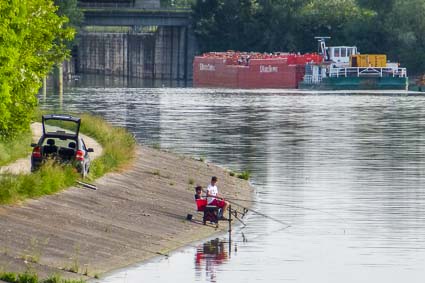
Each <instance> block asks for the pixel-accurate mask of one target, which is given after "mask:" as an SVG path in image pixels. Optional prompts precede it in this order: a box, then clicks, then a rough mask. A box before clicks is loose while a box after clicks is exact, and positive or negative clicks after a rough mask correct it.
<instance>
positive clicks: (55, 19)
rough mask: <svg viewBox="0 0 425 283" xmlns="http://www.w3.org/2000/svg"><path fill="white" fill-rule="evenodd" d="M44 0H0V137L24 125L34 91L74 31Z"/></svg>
mask: <svg viewBox="0 0 425 283" xmlns="http://www.w3.org/2000/svg"><path fill="white" fill-rule="evenodd" d="M56 10H57V7H56V6H55V5H54V4H53V2H52V1H48V0H10V1H1V2H0V15H1V17H0V137H1V138H3V139H4V138H8V137H11V136H13V135H15V134H17V133H19V132H21V131H23V130H25V129H28V127H29V123H30V119H31V115H32V110H33V109H34V107H35V106H36V104H37V99H36V93H37V91H38V89H39V88H40V86H41V81H42V78H43V77H44V76H46V75H47V73H48V72H49V71H50V70H51V68H52V66H53V64H55V63H58V62H61V61H62V60H63V59H64V58H65V57H66V56H67V55H68V50H67V48H66V46H65V45H66V42H68V41H69V40H72V38H73V36H74V32H73V30H72V29H71V28H64V25H65V23H66V22H67V18H66V17H60V16H58V15H57V14H56V13H55V12H56Z"/></svg>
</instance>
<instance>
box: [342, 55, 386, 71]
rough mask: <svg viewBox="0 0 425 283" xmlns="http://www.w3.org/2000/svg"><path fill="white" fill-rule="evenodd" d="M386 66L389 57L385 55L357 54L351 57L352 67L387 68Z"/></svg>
mask: <svg viewBox="0 0 425 283" xmlns="http://www.w3.org/2000/svg"><path fill="white" fill-rule="evenodd" d="M386 66H387V55H385V54H356V55H351V56H350V67H360V68H367V67H375V68H385V67H386Z"/></svg>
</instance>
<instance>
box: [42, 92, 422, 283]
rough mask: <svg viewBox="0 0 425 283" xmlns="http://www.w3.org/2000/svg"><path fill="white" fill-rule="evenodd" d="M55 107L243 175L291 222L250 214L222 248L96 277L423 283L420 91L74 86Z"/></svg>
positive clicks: (198, 248)
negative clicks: (248, 174) (363, 92)
mask: <svg viewBox="0 0 425 283" xmlns="http://www.w3.org/2000/svg"><path fill="white" fill-rule="evenodd" d="M41 100H42V101H43V102H42V103H43V105H45V106H46V107H47V105H48V106H50V107H52V106H53V107H58V105H59V103H58V101H57V97H54V96H48V97H47V99H45V100H43V99H41ZM63 107H64V108H65V109H68V110H71V111H83V110H87V111H90V112H92V113H96V114H101V115H103V116H104V117H105V118H106V119H107V120H109V121H111V122H112V123H114V124H116V125H121V126H125V127H127V128H128V129H130V130H131V131H132V132H133V133H134V134H135V135H136V137H137V139H138V141H139V142H141V143H144V144H160V145H161V147H163V148H169V149H172V150H173V151H176V152H180V153H186V154H189V155H192V156H195V157H201V156H202V157H205V158H206V159H207V160H208V161H211V162H215V163H218V164H221V165H223V166H226V167H228V168H231V169H234V170H249V171H251V172H252V182H253V184H254V185H255V187H256V190H257V192H256V201H258V203H256V204H255V206H254V209H256V210H258V211H261V212H263V213H265V214H267V215H270V216H272V217H274V218H278V219H280V220H282V221H285V222H288V223H290V224H291V226H290V227H289V228H286V229H285V227H286V226H284V225H282V224H279V223H276V222H274V221H272V220H270V219H267V218H264V217H262V216H258V215H255V214H249V215H248V216H247V218H246V219H245V220H246V224H247V226H246V227H245V228H242V227H239V228H238V229H236V230H235V231H234V233H233V240H234V241H233V242H232V243H231V244H230V247H229V244H228V242H227V236H226V235H223V236H222V237H220V238H219V239H213V240H210V241H206V242H204V243H198V244H193V245H192V246H190V247H188V248H185V249H183V250H180V251H177V252H176V253H174V254H172V255H171V256H170V257H168V258H157V259H155V260H153V261H151V262H149V263H146V264H142V265H139V266H137V265H136V266H134V267H131V268H128V269H125V270H120V271H118V272H115V273H112V274H109V275H108V276H107V277H105V278H102V280H101V282H111V283H112V282H113V283H115V282H231V283H235V282H255V281H259V282H424V277H425V269H424V263H425V186H424V185H425V170H424V169H425V97H420V96H413V97H407V96H405V95H341V94H338V95H331V94H329V95H317V94H305V93H303V94H300V93H285V92H276V91H249V92H246V91H234V90H211V89H190V88H189V89H184V88H151V89H149V88H83V87H76V88H69V89H67V90H66V92H65V95H64V101H63ZM205 181H206V182H205V183H207V182H208V180H205ZM220 185H221V186H225V185H226V184H223V183H220Z"/></svg>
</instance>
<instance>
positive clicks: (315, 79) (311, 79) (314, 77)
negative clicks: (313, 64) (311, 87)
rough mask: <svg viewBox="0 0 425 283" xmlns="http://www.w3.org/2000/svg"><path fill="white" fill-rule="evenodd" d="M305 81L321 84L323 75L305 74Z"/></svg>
mask: <svg viewBox="0 0 425 283" xmlns="http://www.w3.org/2000/svg"><path fill="white" fill-rule="evenodd" d="M303 80H304V82H305V83H307V84H319V83H321V82H322V76H321V75H318V76H317V75H307V74H306V75H304V79H303Z"/></svg>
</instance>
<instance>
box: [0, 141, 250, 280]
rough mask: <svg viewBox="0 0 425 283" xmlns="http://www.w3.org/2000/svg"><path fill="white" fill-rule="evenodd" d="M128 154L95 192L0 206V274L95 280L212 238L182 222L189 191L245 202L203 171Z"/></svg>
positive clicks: (155, 154)
mask: <svg viewBox="0 0 425 283" xmlns="http://www.w3.org/2000/svg"><path fill="white" fill-rule="evenodd" d="M136 154H137V156H136V161H135V162H134V164H133V166H132V168H129V169H128V170H126V171H124V172H120V173H113V174H108V175H106V176H105V177H103V178H101V179H99V180H97V181H96V182H95V184H96V185H97V187H98V190H96V191H94V190H90V189H84V188H77V187H74V188H70V189H68V190H66V191H63V192H61V193H58V194H55V195H51V196H46V197H42V198H40V199H36V200H28V201H25V202H24V203H22V204H18V205H12V206H0V270H4V271H14V272H22V271H25V270H27V269H28V268H32V269H33V270H36V271H37V272H39V274H40V275H41V276H47V275H49V274H52V273H54V272H56V273H61V274H62V275H64V276H66V277H75V276H77V277H82V274H84V273H88V275H89V276H94V275H98V274H102V273H104V272H106V271H110V270H113V269H116V268H119V267H123V266H126V265H129V264H132V263H136V262H140V261H143V260H145V259H148V258H151V257H153V256H157V255H158V254H161V253H162V254H165V253H167V252H169V251H170V250H173V249H175V248H178V247H181V246H184V245H186V244H188V243H190V242H192V241H195V240H199V239H202V238H205V237H207V236H209V235H212V234H213V233H216V232H217V230H215V229H214V228H212V227H209V226H204V225H201V224H200V223H199V222H196V221H194V222H189V221H186V220H185V217H186V215H187V214H188V213H192V214H193V212H194V208H195V204H194V201H193V195H194V189H193V188H194V185H195V184H201V185H203V186H205V185H207V184H208V182H209V180H210V178H211V176H212V175H216V176H218V178H219V183H218V185H219V189H220V190H221V192H223V193H224V194H225V195H227V196H228V197H238V198H249V197H251V194H252V189H251V187H250V186H249V184H248V183H247V182H246V181H243V180H240V179H237V178H235V177H231V176H229V174H228V172H226V171H225V170H223V169H221V168H219V167H216V166H213V165H211V164H206V163H204V162H200V161H197V160H193V159H191V158H187V157H183V156H179V155H175V154H172V153H167V152H162V151H158V150H155V149H151V148H147V147H142V146H139V147H138V148H137V153H136ZM198 219H199V216H198ZM220 228H221V229H222V230H225V229H226V228H227V224H226V223H225V222H222V224H221V227H220ZM76 269H78V272H79V273H80V274H76V273H75V272H70V271H72V270H73V271H75V270H76Z"/></svg>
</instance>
